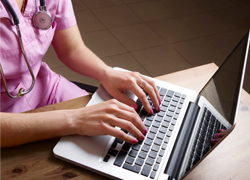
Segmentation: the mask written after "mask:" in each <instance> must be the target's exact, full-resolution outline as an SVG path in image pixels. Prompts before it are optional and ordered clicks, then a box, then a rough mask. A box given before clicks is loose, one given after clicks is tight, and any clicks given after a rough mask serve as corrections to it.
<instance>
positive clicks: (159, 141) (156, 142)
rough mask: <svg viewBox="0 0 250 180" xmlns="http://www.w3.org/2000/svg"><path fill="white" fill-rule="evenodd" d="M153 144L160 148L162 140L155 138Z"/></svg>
mask: <svg viewBox="0 0 250 180" xmlns="http://www.w3.org/2000/svg"><path fill="white" fill-rule="evenodd" d="M154 144H156V145H158V146H161V144H162V140H161V139H158V138H156V140H155V142H154Z"/></svg>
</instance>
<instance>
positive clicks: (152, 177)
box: [150, 171, 156, 179]
mask: <svg viewBox="0 0 250 180" xmlns="http://www.w3.org/2000/svg"><path fill="white" fill-rule="evenodd" d="M155 176H156V172H155V171H152V172H151V174H150V178H151V179H154V178H155Z"/></svg>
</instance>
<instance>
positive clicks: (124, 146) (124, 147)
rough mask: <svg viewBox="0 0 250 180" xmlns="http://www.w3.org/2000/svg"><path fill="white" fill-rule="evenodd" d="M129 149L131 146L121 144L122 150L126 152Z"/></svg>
mask: <svg viewBox="0 0 250 180" xmlns="http://www.w3.org/2000/svg"><path fill="white" fill-rule="evenodd" d="M130 147H131V144H130V143H127V142H125V143H124V144H123V146H122V150H124V151H128V150H129V149H130Z"/></svg>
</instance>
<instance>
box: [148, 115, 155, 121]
mask: <svg viewBox="0 0 250 180" xmlns="http://www.w3.org/2000/svg"><path fill="white" fill-rule="evenodd" d="M154 118H155V115H149V116H147V118H146V119H147V120H149V121H153V120H154Z"/></svg>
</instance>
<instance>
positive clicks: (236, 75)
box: [199, 32, 249, 125]
mask: <svg viewBox="0 0 250 180" xmlns="http://www.w3.org/2000/svg"><path fill="white" fill-rule="evenodd" d="M248 38H249V32H248V33H247V34H246V35H245V37H244V38H243V39H242V40H241V41H240V43H239V44H238V45H237V46H236V48H235V49H234V50H233V51H232V53H231V54H230V55H229V56H228V57H227V59H226V60H225V61H224V63H223V64H222V65H221V67H220V71H217V72H216V73H215V74H214V76H213V77H212V78H211V79H210V80H209V82H208V83H207V84H206V86H205V87H204V88H203V89H202V90H201V92H200V93H199V96H204V97H205V98H206V99H207V100H208V101H209V102H210V103H211V104H212V105H213V106H214V107H215V108H216V109H217V111H219V113H220V114H221V115H222V116H223V117H224V118H225V119H226V120H227V121H228V122H229V123H230V124H231V125H233V124H234V118H235V113H236V109H237V108H236V106H237V101H238V98H239V93H240V89H239V87H241V86H240V84H241V81H242V80H243V78H244V74H242V73H243V69H244V68H243V67H244V64H245V63H244V62H245V59H246V58H247V57H246V51H248V41H249V39H248ZM242 83H243V82H242Z"/></svg>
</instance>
